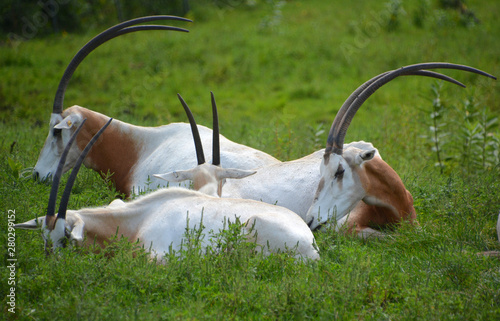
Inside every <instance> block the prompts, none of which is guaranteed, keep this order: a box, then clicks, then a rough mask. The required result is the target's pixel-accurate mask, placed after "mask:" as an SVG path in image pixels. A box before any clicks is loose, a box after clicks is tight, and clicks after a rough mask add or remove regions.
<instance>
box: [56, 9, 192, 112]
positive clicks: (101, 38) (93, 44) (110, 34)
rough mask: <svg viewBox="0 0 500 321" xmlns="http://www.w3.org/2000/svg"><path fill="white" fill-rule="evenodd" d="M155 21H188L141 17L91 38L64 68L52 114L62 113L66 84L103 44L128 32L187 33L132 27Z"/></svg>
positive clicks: (175, 18)
mask: <svg viewBox="0 0 500 321" xmlns="http://www.w3.org/2000/svg"><path fill="white" fill-rule="evenodd" d="M155 20H180V21H189V22H191V20H189V19H185V18H181V17H175V16H149V17H141V18H137V19H132V20H129V21H125V22H122V23H120V24H117V25H115V26H113V27H111V28H109V29H107V30H105V31H103V32H101V33H100V34H98V35H97V36H95V37H94V38H92V39H91V40H90V41H89V42H88V43H87V44H85V46H83V47H82V48H81V49H80V50H79V51H78V52H77V53H76V55H75V56H74V57H73V59H72V60H71V62H70V63H69V64H68V66H67V67H66V70H65V71H64V74H63V76H62V78H61V81H60V82H59V86H58V88H57V92H56V96H55V98H54V105H53V107H52V113H56V114H60V113H61V112H62V111H63V103H64V94H65V92H66V88H67V87H68V83H69V81H70V79H71V77H72V76H73V73H74V72H75V70H76V68H77V67H78V66H79V65H80V63H81V62H82V61H83V59H85V57H87V56H88V55H89V54H90V53H91V52H92V51H93V50H94V49H96V48H97V47H99V46H100V45H102V44H103V43H105V42H107V41H108V40H111V39H113V38H115V37H118V36H120V35H124V34H127V33H130V32H135V31H144V30H173V31H183V32H189V31H188V30H186V29H182V28H177V27H170V26H162V25H143V26H134V27H130V26H133V25H136V24H139V23H144V22H149V21H155Z"/></svg>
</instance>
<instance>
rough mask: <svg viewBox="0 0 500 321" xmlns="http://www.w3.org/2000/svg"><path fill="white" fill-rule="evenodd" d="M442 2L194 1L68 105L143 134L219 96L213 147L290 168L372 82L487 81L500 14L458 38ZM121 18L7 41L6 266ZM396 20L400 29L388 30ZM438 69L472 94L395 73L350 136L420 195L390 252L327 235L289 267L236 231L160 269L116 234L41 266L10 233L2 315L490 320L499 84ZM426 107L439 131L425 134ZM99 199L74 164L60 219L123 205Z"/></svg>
mask: <svg viewBox="0 0 500 321" xmlns="http://www.w3.org/2000/svg"><path fill="white" fill-rule="evenodd" d="M442 2H443V1H421V0H415V1H405V2H403V1H387V2H385V3H384V2H374V1H366V0H356V1H351V2H349V4H345V3H334V2H329V1H320V0H311V1H307V2H306V1H213V2H209V1H207V2H201V4H197V5H195V4H194V2H191V8H190V9H191V10H190V12H189V13H188V14H187V16H188V17H190V18H192V19H193V20H194V22H193V23H192V24H186V23H176V25H178V26H181V27H187V28H188V29H190V33H189V34H181V33H174V32H170V33H164V32H146V33H138V34H130V35H126V36H123V37H119V38H117V39H114V40H113V41H111V42H110V43H108V44H106V45H104V46H103V47H101V48H99V49H98V50H97V51H96V52H95V53H93V54H91V55H90V56H89V57H88V59H86V60H85V62H84V63H83V64H82V65H81V66H80V67H79V69H78V70H77V72H76V73H75V75H74V77H73V79H72V81H71V83H70V85H69V88H68V92H67V94H66V99H65V104H66V106H71V105H73V104H79V105H82V106H85V107H88V108H91V109H93V110H97V111H99V112H102V113H105V114H107V115H110V116H113V117H115V118H117V119H120V120H124V121H127V122H131V123H134V124H138V125H148V126H150V125H161V124H166V123H169V122H174V121H185V116H184V112H183V110H182V108H180V105H179V103H178V101H177V98H176V93H177V92H180V93H181V94H182V95H183V97H184V98H185V99H186V101H187V102H188V104H189V105H190V106H191V107H192V109H193V112H194V113H195V114H196V116H197V121H198V122H199V123H200V124H204V125H207V126H210V125H211V111H210V108H209V92H210V91H213V92H214V93H215V95H216V98H217V101H218V105H219V106H220V107H219V108H220V118H221V132H222V134H224V135H225V136H227V137H228V138H230V139H232V140H234V141H236V142H239V143H243V144H247V145H250V146H252V147H256V148H258V149H261V150H264V151H266V152H268V153H270V154H272V155H273V156H276V157H278V158H280V159H282V160H287V159H294V158H298V157H301V156H304V155H307V154H309V153H311V152H313V151H315V150H317V149H319V148H321V147H322V146H323V144H324V142H325V140H326V134H327V130H328V129H329V127H330V124H331V122H332V120H333V118H334V115H335V113H336V112H337V110H338V108H339V107H340V106H341V104H342V102H343V101H344V100H345V99H346V98H347V96H348V95H349V94H350V93H351V92H352V90H354V89H355V88H356V87H357V86H358V85H360V84H361V83H362V82H364V81H366V80H367V79H370V78H371V77H373V76H375V75H377V74H379V73H381V72H384V71H386V70H390V69H394V68H397V67H400V66H403V65H408V64H412V63H418V62H426V61H449V62H454V63H461V64H467V65H470V66H473V67H477V68H480V69H482V70H485V71H487V72H489V73H491V74H493V75H496V76H499V75H500V57H499V55H498V53H499V52H500V43H499V42H498V34H500V22H499V21H498V18H497V13H498V12H499V10H500V3H497V2H495V1H486V0H480V1H475V2H474V3H473V4H472V3H471V4H470V6H469V7H466V8H467V10H469V11H471V12H473V14H474V17H475V18H477V21H476V20H474V21H475V22H474V23H467V24H463V23H460V21H461V20H460V16H461V15H462V13H461V11H460V10H459V9H457V8H456V7H450V6H444V5H442V4H441V3H442ZM214 3H215V4H217V5H213V4H214ZM460 3H462V4H463V2H461V1H460ZM389 9H390V10H391V11H388V10H389ZM392 13H394V14H395V15H392ZM110 16H111V18H109V17H110ZM116 19H117V18H115V16H114V15H106V19H104V20H99V19H97V20H95V21H94V22H93V23H91V24H89V25H90V27H89V28H88V29H85V28H84V30H83V31H80V33H73V32H70V31H71V30H67V32H64V31H62V30H61V31H60V32H59V33H58V34H56V35H48V36H43V37H42V33H40V34H37V35H35V36H34V37H32V38H30V40H29V41H18V40H16V39H10V40H9V38H8V36H7V35H6V36H5V37H4V38H3V39H4V41H3V42H2V44H1V45H0V65H1V66H2V67H1V70H2V72H1V73H2V77H0V126H1V131H2V138H1V139H0V155H1V157H0V176H1V177H2V181H3V183H2V185H0V195H1V197H0V204H1V208H2V211H3V213H4V215H3V216H2V219H1V220H0V244H1V248H2V253H5V254H4V263H3V264H4V266H5V267H7V264H8V261H7V259H8V251H7V246H8V234H7V230H8V228H7V227H8V220H7V214H8V211H9V210H15V214H16V215H15V216H16V222H22V221H25V220H28V219H31V218H33V217H35V216H40V215H44V212H45V210H46V206H47V199H48V195H49V190H50V186H47V185H44V184H37V183H35V182H33V181H32V180H30V179H29V178H24V177H25V176H26V173H29V172H26V169H29V167H32V166H34V164H35V163H36V159H37V157H38V153H39V151H40V149H41V147H42V145H43V141H44V139H45V136H46V135H47V125H48V118H49V113H50V108H51V103H52V99H53V95H54V94H55V90H56V87H57V84H58V81H59V77H60V76H61V75H62V72H63V69H64V68H65V66H66V64H67V63H68V62H69V60H70V59H71V57H72V56H73V55H74V54H75V53H76V50H78V49H79V48H80V47H81V46H82V45H83V44H84V43H86V42H87V41H88V40H89V39H90V38H91V37H92V36H93V35H95V34H96V33H98V32H100V31H101V30H103V29H104V28H106V27H109V26H110V25H112V24H114V23H116V22H117V20H116ZM392 19H396V21H397V23H396V24H392V25H391V21H392ZM396 21H393V22H392V23H395V22H396ZM68 32H69V33H68ZM444 72H445V73H446V74H448V75H451V76H453V77H455V78H456V79H458V80H460V81H462V82H463V83H465V84H466V85H467V86H468V88H467V89H462V88H459V87H457V86H453V85H451V84H448V83H443V84H439V83H438V84H436V83H434V82H433V81H431V80H429V79H427V78H423V77H402V78H401V79H398V80H395V81H393V82H391V83H390V84H388V85H387V86H384V87H383V88H381V89H380V90H379V91H378V92H377V93H376V94H374V95H373V97H371V98H370V99H369V101H367V102H366V103H365V105H364V106H363V107H362V108H361V110H360V111H359V112H358V114H357V116H356V117H355V119H354V121H353V122H352V125H351V127H350V129H349V132H348V134H347V136H348V137H346V141H354V140H361V139H362V140H366V141H371V142H372V143H373V144H374V145H375V146H376V147H377V148H378V149H379V150H380V152H381V154H382V156H383V158H384V160H386V161H387V162H388V163H389V164H390V165H391V166H392V167H393V168H394V169H395V170H396V171H397V172H398V173H399V174H400V176H401V177H402V179H403V181H404V182H405V185H406V187H407V188H408V189H409V190H410V192H411V193H412V195H413V197H414V200H415V208H416V210H417V215H418V216H417V217H418V220H419V222H420V225H421V227H420V228H418V229H415V228H412V227H410V226H407V225H405V224H403V225H402V226H401V227H398V228H397V230H396V231H395V232H392V233H391V234H390V237H388V238H386V239H383V240H368V241H363V240H359V239H357V238H354V237H351V236H346V235H343V234H338V233H334V232H333V231H329V230H327V231H325V232H322V233H317V234H316V238H317V243H318V247H319V249H320V254H321V260H320V261H318V262H305V263H303V262H296V261H295V260H293V259H292V258H290V257H289V256H288V255H287V254H286V253H282V254H276V255H272V256H270V257H262V256H260V255H259V254H256V253H252V251H251V250H250V249H248V247H246V246H245V244H244V243H242V242H241V240H240V239H239V236H238V234H237V233H234V228H233V229H231V226H229V229H228V230H227V231H224V232H223V233H222V234H220V235H218V236H217V235H213V236H212V237H213V238H214V248H216V247H217V246H218V247H219V248H221V249H222V250H221V251H214V252H213V253H209V254H207V255H200V254H199V253H198V251H196V246H197V245H196V242H195V239H194V242H193V243H190V244H191V245H190V246H191V247H187V248H186V249H185V251H184V252H183V253H182V259H177V258H174V257H171V258H169V259H168V261H167V263H166V264H164V265H162V264H157V263H156V262H152V261H151V260H150V259H149V258H148V256H147V255H146V253H145V252H144V250H143V249H140V248H138V246H137V245H136V244H133V243H129V242H127V241H126V240H122V239H120V238H119V237H117V238H116V240H115V241H114V242H112V243H111V244H110V245H109V246H108V247H106V248H105V249H104V250H102V251H100V252H97V253H96V252H94V251H91V250H89V249H73V250H70V249H67V250H63V251H62V253H60V255H51V256H48V257H46V256H45V254H44V250H43V241H42V238H41V235H40V233H36V232H27V231H16V242H15V251H16V252H15V255H16V259H17V261H16V271H15V281H16V286H15V295H16V301H15V302H16V307H15V311H16V313H15V314H12V313H10V312H9V311H8V308H9V306H8V305H7V304H6V301H2V302H4V303H5V304H4V303H2V307H1V310H2V313H3V316H5V318H8V319H13V320H16V319H18V320H30V319H34V320H45V319H49V318H50V319H56V320H57V319H60V320H69V319H85V320H133V319H139V320H167V319H168V320H171V319H222V318H224V319H259V320H260V319H286V320H290V319H298V320H303V319H328V320H331V319H419V320H422V319H423V320H457V319H478V320H496V319H499V318H500V291H499V289H500V260H498V259H497V258H494V257H487V256H481V255H477V253H478V252H483V251H490V250H497V251H498V250H500V243H499V242H498V239H497V236H496V232H495V224H496V219H497V217H498V212H499V210H500V179H499V177H500V169H499V164H498V153H499V147H498V137H499V132H498V127H497V123H498V120H497V118H498V115H499V112H500V108H499V105H498V101H500V97H499V95H500V90H499V86H500V85H499V82H498V81H493V80H491V79H486V78H483V77H480V76H477V75H472V74H468V73H464V72H459V71H444ZM431 86H434V87H431ZM432 88H434V89H432ZM436 95H439V99H440V100H439V102H440V105H439V108H440V109H439V113H440V114H439V115H440V118H436V117H434V118H432V119H434V121H435V123H432V121H433V120H432V119H431V118H430V116H431V115H433V113H435V112H436V110H435V108H436V107H437V106H434V105H433V102H434V101H435V99H436ZM441 124H442V126H440V125H441ZM430 126H434V130H436V129H437V128H439V129H440V130H441V132H440V133H442V134H446V135H443V136H442V137H440V139H441V140H440V143H439V150H440V151H441V152H442V154H441V156H440V162H441V163H442V165H445V166H444V167H443V166H438V167H436V166H434V164H435V163H436V158H437V157H436V151H434V150H432V147H433V146H436V145H435V144H434V141H432V140H431V138H430V137H431V136H433V135H432V134H434V133H435V132H432V131H430V130H429V127H430ZM424 136H426V137H424ZM434 137H436V136H435V135H434ZM441 168H443V171H442V173H441ZM65 179H66V177H64V178H63V183H62V184H64V180H65ZM108 185H109V184H108V183H106V182H105V181H103V180H102V179H101V178H100V176H99V175H98V174H97V173H94V172H92V171H90V170H87V169H82V171H81V172H80V174H79V178H78V180H77V182H76V184H75V187H74V189H73V194H72V198H71V201H70V204H69V207H70V208H81V207H87V206H98V205H104V204H109V202H111V201H112V200H113V199H114V198H115V197H116V196H117V194H116V192H115V191H114V190H113V188H112V187H111V188H110V186H108ZM188 232H189V231H188ZM193 232H196V231H193ZM206 233H208V232H206ZM194 237H196V234H195V235H194ZM0 275H1V277H0V280H1V282H0V294H2V297H6V295H7V294H9V293H10V285H9V284H8V282H7V280H8V279H9V277H10V271H9V270H8V269H7V268H2V269H0Z"/></svg>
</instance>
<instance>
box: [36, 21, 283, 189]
mask: <svg viewBox="0 0 500 321" xmlns="http://www.w3.org/2000/svg"><path fill="white" fill-rule="evenodd" d="M172 19H173V20H182V21H190V20H187V19H184V18H178V17H172V16H152V17H143V18H138V19H134V20H130V21H126V22H123V23H120V24H118V25H116V26H114V27H111V28H109V29H108V30H106V31H104V32H102V33H101V34H99V35H97V36H96V37H94V38H93V39H92V40H91V41H89V42H88V43H87V44H86V45H85V46H84V47H83V48H82V49H80V50H79V51H78V53H77V54H76V55H75V57H74V58H73V59H72V60H71V62H70V64H69V65H68V67H67V68H66V70H65V72H64V75H63V77H62V78H61V81H60V83H59V87H58V89H57V92H56V95H55V99H54V105H53V110H52V114H51V117H50V129H49V135H48V137H47V139H46V141H45V145H44V146H43V149H42V150H41V152H40V156H39V158H38V161H37V163H36V165H35V167H34V169H33V177H34V178H35V179H36V180H39V181H43V180H51V178H52V175H53V174H54V173H55V171H56V167H57V164H58V161H59V158H60V156H61V153H62V151H63V149H64V146H66V144H67V142H68V140H69V138H70V137H71V135H72V133H73V132H74V131H75V130H76V128H77V127H78V126H79V125H80V123H81V122H82V120H83V119H87V121H86V123H85V126H84V127H83V128H82V132H81V134H80V135H78V137H77V139H76V140H77V143H76V144H75V145H74V146H73V147H72V148H71V150H70V152H69V156H68V162H67V163H66V164H65V166H64V171H63V172H66V171H68V170H69V169H71V168H72V167H73V165H74V164H75V160H76V159H77V158H78V155H79V154H80V153H81V151H82V149H83V148H84V146H85V145H86V144H87V143H88V142H89V140H90V138H91V137H92V136H94V134H95V133H96V132H97V131H98V130H99V128H101V127H102V126H103V124H104V123H106V121H107V119H108V117H107V116H105V115H103V114H100V113H97V112H94V111H92V110H89V109H86V108H83V107H80V106H73V107H70V108H68V109H66V110H63V102H64V94H65V92H66V88H67V86H68V83H69V81H70V79H71V77H72V75H73V73H74V72H75V70H76V68H77V67H78V65H79V64H80V63H81V62H82V61H83V59H84V58H85V57H86V56H87V55H89V54H90V53H91V52H92V51H93V50H94V49H96V48H97V47H98V46H100V45H101V44H103V43H105V42H106V41H108V40H111V39H113V38H115V37H117V36H120V35H123V34H127V33H130V32H135V31H142V30H174V31H184V32H187V31H188V30H186V29H181V28H176V27H170V26H164V25H139V26H136V24H139V23H144V22H149V21H154V20H172ZM190 135H191V134H190V127H189V124H186V123H173V124H169V125H165V126H160V127H140V126H134V125H131V124H127V123H124V122H121V121H118V120H114V121H113V123H112V124H111V125H110V127H109V128H108V129H107V130H106V132H105V133H104V134H103V135H102V137H101V139H100V140H99V142H97V143H96V145H95V146H94V148H92V151H91V152H90V153H89V155H88V157H87V158H86V159H85V162H84V164H85V166H87V167H89V168H92V169H93V170H95V171H97V172H98V173H100V174H107V173H108V172H109V173H112V176H111V180H112V181H113V183H114V185H115V187H116V190H117V191H118V192H121V193H124V194H125V195H126V196H130V195H131V194H133V193H138V191H139V190H144V189H146V187H147V186H148V185H150V186H151V187H152V188H155V187H156V186H157V185H158V184H159V183H160V180H156V179H155V178H153V177H152V174H154V173H165V172H169V171H173V170H179V169H186V168H191V167H193V166H195V164H196V163H195V162H194V159H195V151H194V149H193V148H192V146H191V143H190ZM200 135H201V140H202V142H203V144H204V146H205V147H206V148H208V149H209V148H210V146H211V144H212V140H211V137H212V131H211V130H210V129H208V128H206V127H200ZM220 144H221V147H222V154H221V158H222V162H223V163H224V164H226V165H227V166H228V167H235V168H240V169H253V168H257V167H260V166H262V165H267V164H271V163H277V162H278V160H277V159H275V158H274V157H272V156H270V155H268V154H266V153H264V152H261V151H258V150H256V149H253V148H250V147H247V146H244V145H240V144H237V143H234V142H232V141H230V140H228V139H226V138H225V137H221V138H220ZM187 146H189V147H187ZM149 179H151V180H150V181H149V182H148V180H149ZM161 183H163V182H161ZM186 186H187V184H186Z"/></svg>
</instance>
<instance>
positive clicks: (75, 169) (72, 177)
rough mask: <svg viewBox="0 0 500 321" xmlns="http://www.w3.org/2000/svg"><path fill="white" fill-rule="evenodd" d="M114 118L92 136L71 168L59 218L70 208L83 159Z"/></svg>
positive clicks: (60, 204) (63, 216)
mask: <svg viewBox="0 0 500 321" xmlns="http://www.w3.org/2000/svg"><path fill="white" fill-rule="evenodd" d="M112 120H113V118H110V119H109V120H108V122H107V123H106V124H105V125H104V126H102V127H101V129H99V131H98V132H97V134H95V135H94V137H92V139H91V140H90V141H89V142H88V144H87V146H85V148H84V149H83V151H82V153H81V154H80V156H79V157H78V159H77V160H76V163H75V166H73V169H72V170H71V174H70V175H69V178H68V182H67V183H66V186H65V188H64V192H63V195H62V197H61V202H60V203H59V210H58V211H57V219H66V210H67V209H68V202H69V197H70V196H71V189H72V188H73V185H74V184H75V181H76V176H77V175H78V171H79V170H80V167H81V166H82V163H83V160H84V159H85V157H86V156H87V154H88V153H89V152H90V150H91V149H92V146H94V144H95V142H96V141H97V139H98V138H99V137H100V136H101V134H102V133H103V132H104V130H105V129H106V128H107V127H108V126H109V124H110V123H111V121H112Z"/></svg>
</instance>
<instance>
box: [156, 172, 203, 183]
mask: <svg viewBox="0 0 500 321" xmlns="http://www.w3.org/2000/svg"><path fill="white" fill-rule="evenodd" d="M153 176H154V177H156V178H160V179H163V180H166V181H169V182H182V181H186V180H192V179H193V173H192V171H191V170H187V171H173V172H170V173H165V174H153Z"/></svg>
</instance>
